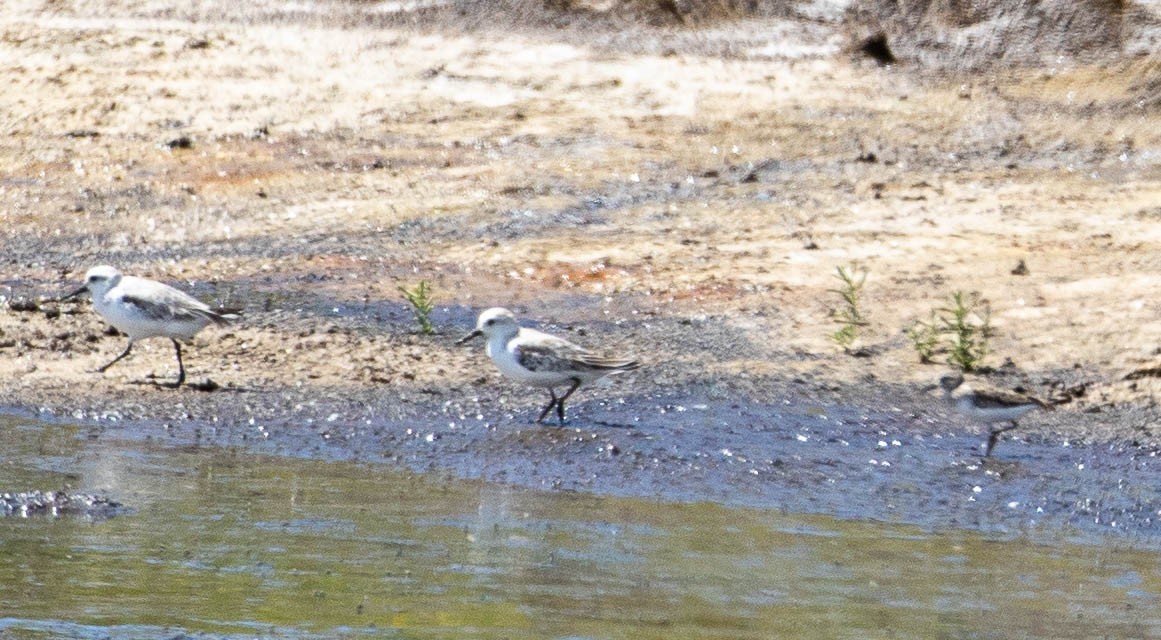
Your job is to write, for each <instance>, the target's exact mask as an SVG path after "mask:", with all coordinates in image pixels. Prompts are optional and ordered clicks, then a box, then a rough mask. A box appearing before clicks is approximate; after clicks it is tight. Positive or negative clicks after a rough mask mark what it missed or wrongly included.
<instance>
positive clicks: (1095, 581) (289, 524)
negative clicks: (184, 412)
mask: <svg viewBox="0 0 1161 640" xmlns="http://www.w3.org/2000/svg"><path fill="white" fill-rule="evenodd" d="M2 422H3V424H2V425H0V447H2V448H3V451H4V454H3V467H2V476H0V479H2V483H3V484H4V489H3V490H11V489H30V488H42V489H61V488H69V490H71V491H99V492H104V493H107V494H108V495H110V497H113V498H115V499H117V500H119V501H121V502H123V503H125V504H126V505H127V506H128V507H129V510H128V512H127V513H125V514H123V515H120V516H117V517H113V518H111V519H107V520H103V521H91V520H87V519H84V518H77V517H66V518H48V517H34V518H24V519H22V518H4V519H0V540H2V541H3V549H4V553H3V554H0V585H2V586H0V605H2V606H0V636H2V637H4V638H105V637H110V636H112V637H118V638H156V637H176V636H180V635H181V634H198V635H199V637H215V638H216V637H231V638H233V637H237V638H241V637H247V638H249V637H254V636H262V637H276V638H315V637H328V638H330V637H339V636H342V637H363V636H376V637H379V636H382V637H400V638H410V637H426V638H468V637H470V638H545V637H557V638H617V637H632V638H675V637H680V638H719V637H720V638H767V637H795V638H866V637H895V638H930V637H949V638H993V637H995V638H1000V637H1003V638H1012V637H1044V638H1049V637H1051V638H1091V637H1098V636H1108V637H1151V636H1152V637H1156V636H1158V635H1161V613H1158V610H1159V609H1158V605H1159V604H1161V562H1159V560H1161V558H1159V557H1158V552H1157V551H1156V550H1155V549H1141V548H1137V549H1134V548H1132V547H1130V546H1129V545H1128V544H1126V541H1125V540H1123V539H1117V538H1107V539H1103V540H1095V542H1096V544H1083V543H1076V542H1072V541H1068V540H1064V539H1061V540H1058V541H1049V540H1045V537H1046V536H1044V535H1040V536H1038V540H1037V541H1036V542H1033V541H1030V540H1029V539H1028V538H1027V537H1026V536H1008V537H1005V538H1002V539H1001V538H996V537H994V536H993V537H989V536H988V535H986V534H982V533H979V532H972V531H964V530H944V531H938V532H933V531H929V530H920V529H916V528H913V527H907V526H897V525H887V524H881V523H876V522H872V521H866V520H859V519H835V518H831V517H827V516H821V515H802V514H795V513H788V512H785V511H781V510H772V509H757V508H748V507H729V506H722V505H719V504H712V503H708V502H694V503H680V502H664V501H655V500H642V499H630V498H618V497H596V496H592V495H587V494H581V493H574V492H546V491H537V490H532V489H527V488H513V487H508V486H503V485H499V484H492V483H486V482H480V481H467V480H462V479H450V478H444V477H437V476H432V475H417V474H412V473H407V472H401V471H398V470H397V469H396V468H393V467H389V466H385V465H367V464H356V463H349V462H338V461H318V460H303V459H293V458H283V457H275V456H259V455H255V454H249V453H244V452H242V451H241V450H237V449H226V448H217V447H201V448H200V447H184V448H178V447H171V446H167V447H162V446H157V445H150V444H149V443H145V442H140V441H124V440H117V439H115V438H113V437H109V436H105V437H101V438H98V439H90V438H89V437H88V431H87V430H86V429H85V428H81V427H74V426H68V425H56V424H43V423H38V422H34V421H32V420H29V419H23V418H6V419H3V420H2ZM1041 533H1043V532H1041Z"/></svg>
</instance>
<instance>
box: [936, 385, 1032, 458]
mask: <svg viewBox="0 0 1161 640" xmlns="http://www.w3.org/2000/svg"><path fill="white" fill-rule="evenodd" d="M939 386H940V388H942V389H943V397H944V398H945V399H946V400H947V401H948V402H949V403H950V404H951V405H952V406H954V407H955V408H956V410H958V411H959V412H960V413H962V414H963V415H965V416H967V417H968V418H970V419H972V420H975V421H976V422H982V423H984V424H987V425H989V431H988V444H987V447H986V448H985V449H984V457H985V458H987V457H988V456H991V455H992V449H994V448H995V447H996V443H997V442H999V440H1000V435H1001V434H1003V433H1004V432H1006V431H1011V430H1012V429H1015V428H1016V427H1017V426H1019V425H1018V424H1017V423H1016V421H1017V420H1019V419H1020V418H1022V417H1023V416H1024V414H1026V413H1028V412H1029V411H1031V410H1033V409H1035V408H1037V407H1047V405H1045V404H1044V402H1043V401H1041V400H1038V399H1036V398H1033V397H1032V396H1028V395H1024V394H1022V393H1016V392H1015V391H1007V390H1005V389H995V388H990V387H988V388H984V387H981V388H979V389H973V388H972V387H970V386H969V385H967V384H964V380H963V375H961V374H958V373H953V374H949V375H946V376H943V377H942V378H940V379H939ZM1003 422H1007V423H1010V424H1008V426H1006V427H1002V428H1001V427H995V426H992V425H995V424H997V423H1003Z"/></svg>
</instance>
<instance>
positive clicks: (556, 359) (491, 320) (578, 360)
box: [456, 307, 640, 426]
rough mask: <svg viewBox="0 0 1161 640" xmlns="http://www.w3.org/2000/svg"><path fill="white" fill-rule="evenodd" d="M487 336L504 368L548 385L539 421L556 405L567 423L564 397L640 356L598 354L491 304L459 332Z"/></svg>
mask: <svg viewBox="0 0 1161 640" xmlns="http://www.w3.org/2000/svg"><path fill="white" fill-rule="evenodd" d="M478 336H485V337H486V338H487V340H488V344H487V348H486V350H487V353H488V357H489V358H491V359H492V362H494V363H495V364H496V368H498V369H499V370H500V373H502V374H504V375H506V376H508V377H509V378H512V379H514V380H518V381H520V382H524V383H527V384H530V385H534V386H537V387H546V388H547V389H548V394H549V396H551V397H552V400H551V401H550V402H549V403H548V406H547V407H545V408H544V411H541V412H540V417H538V418H536V422H537V423H543V422H544V418H545V417H546V416H547V415H548V413H549V412H550V411H552V408H553V407H556V415H557V417H558V418H559V419H560V424H561V426H563V425H564V401H565V400H568V398H569V396H571V395H572V393H573V392H574V391H576V390H577V388H578V387H580V386H581V385H582V384H586V383H589V382H593V381H594V380H598V379H600V378H603V377H605V376H607V375H609V374H612V373H619V372H621V371H630V370H632V369H636V368H637V367H638V366H640V365H639V363H638V362H637V361H636V360H631V359H628V358H620V357H606V356H601V355H598V354H595V353H593V352H591V351H589V350H588V349H585V348H584V347H581V346H579V345H576V344H573V343H571V342H569V341H568V340H565V339H564V338H558V337H556V336H551V335H548V334H547V333H543V332H540V331H537V330H535V329H529V328H527V327H521V326H520V325H519V324H518V323H517V322H516V316H515V315H514V314H513V313H512V312H511V311H509V310H507V309H503V308H500V307H495V308H492V309H488V310H487V311H484V312H483V313H481V314H480V317H479V319H478V320H477V322H476V328H475V330H474V331H472V332H471V333H469V334H468V335H466V336H464V337H463V338H460V339H459V341H457V342H456V344H464V343H465V342H467V341H469V340H471V339H473V338H476V337H478ZM563 384H568V385H569V387H568V390H567V391H565V392H564V395H562V396H560V397H557V395H556V389H555V387H558V386H560V385H563Z"/></svg>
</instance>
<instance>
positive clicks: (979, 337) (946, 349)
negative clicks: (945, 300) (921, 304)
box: [907, 291, 992, 371]
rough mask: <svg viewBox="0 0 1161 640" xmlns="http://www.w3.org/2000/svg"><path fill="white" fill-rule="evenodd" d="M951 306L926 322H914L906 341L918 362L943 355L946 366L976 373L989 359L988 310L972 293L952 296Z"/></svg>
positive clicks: (935, 313)
mask: <svg viewBox="0 0 1161 640" xmlns="http://www.w3.org/2000/svg"><path fill="white" fill-rule="evenodd" d="M950 302H951V304H950V305H949V306H946V307H940V308H939V309H935V310H932V312H931V317H930V319H929V320H928V321H926V322H925V321H923V320H917V321H916V322H915V324H913V325H911V327H910V328H909V329H907V337H908V338H910V339H911V346H912V347H913V348H914V349H915V353H917V354H918V355H919V361H920V362H923V363H930V362H934V361H935V356H936V354H939V353H945V354H947V363H948V364H950V365H952V366H953V367H956V368H958V369H960V370H961V371H975V370H976V369H978V368H980V366H981V365H982V364H983V360H984V358H985V357H987V355H988V338H990V337H991V335H992V326H991V310H990V309H988V307H987V305H986V304H981V303H980V297H979V294H974V293H973V294H965V293H964V292H963V291H955V292H952V294H951V297H950Z"/></svg>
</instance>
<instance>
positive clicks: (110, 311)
mask: <svg viewBox="0 0 1161 640" xmlns="http://www.w3.org/2000/svg"><path fill="white" fill-rule="evenodd" d="M86 291H88V292H89V293H91V294H92V296H93V309H95V310H96V311H97V313H98V314H100V315H101V317H102V318H104V319H105V321H106V322H108V323H109V324H111V325H113V326H114V327H116V328H117V330H118V331H120V332H122V333H124V334H126V335H128V336H129V344H128V345H126V346H125V351H123V352H122V353H121V355H119V356H117V357H116V358H113V361H112V362H110V363H109V364H106V365H105V366H103V367H101V368H99V369H97V371H99V372H101V373H104V372H105V370H106V369H108V368H109V367H111V366H113V365H114V364H116V363H117V362H118V361H120V360H121V359H122V358H124V357H125V356H127V355H129V352H130V351H131V350H132V349H133V343H134V342H137V341H138V340H143V339H145V338H155V337H164V338H169V339H170V340H171V341H172V342H173V348H174V351H175V352H176V353H177V382H175V383H173V384H172V385H165V386H172V387H174V388H177V387H180V386H181V384H182V383H183V382H185V367H184V366H183V365H182V363H181V343H179V342H178V339H179V338H180V339H182V340H190V339H191V338H193V336H194V334H196V333H197V332H198V331H201V330H202V329H204V328H205V327H206V325H208V324H210V323H211V322H212V323H215V324H219V325H224V324H227V323H228V322H229V321H231V320H234V319H236V318H237V317H238V316H236V315H234V314H232V313H219V312H217V311H214V310H213V309H211V308H209V306H207V305H206V304H205V303H203V302H202V301H201V300H198V299H196V298H194V297H192V296H190V295H187V294H185V293H183V292H181V291H178V290H177V289H174V288H173V287H171V286H169V285H167V284H162V283H160V282H157V281H155V280H146V279H145V278H136V277H133V276H123V275H121V272H120V271H117V270H116V269H114V268H113V267H109V266H99V267H93V268H92V269H89V271H88V273H86V274H85V284H84V286H82V287H81V288H80V289H77V290H76V291H74V292H72V293H70V294H68V295H67V296H64V297H63V298H61V299H62V300H68V299H69V298H73V297H76V296H79V295H81V294H82V293H84V292H86Z"/></svg>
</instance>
